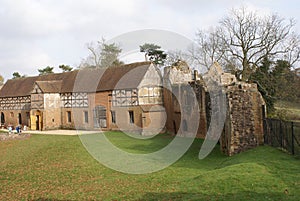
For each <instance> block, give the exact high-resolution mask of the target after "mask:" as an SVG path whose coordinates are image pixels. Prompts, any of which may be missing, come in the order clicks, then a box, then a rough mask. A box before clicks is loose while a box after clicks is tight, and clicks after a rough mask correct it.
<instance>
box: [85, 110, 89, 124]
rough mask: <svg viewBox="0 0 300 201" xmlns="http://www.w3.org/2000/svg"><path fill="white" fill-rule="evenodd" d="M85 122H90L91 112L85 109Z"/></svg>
mask: <svg viewBox="0 0 300 201" xmlns="http://www.w3.org/2000/svg"><path fill="white" fill-rule="evenodd" d="M84 123H89V112H88V111H84Z"/></svg>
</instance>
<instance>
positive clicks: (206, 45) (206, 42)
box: [189, 29, 225, 70]
mask: <svg viewBox="0 0 300 201" xmlns="http://www.w3.org/2000/svg"><path fill="white" fill-rule="evenodd" d="M219 32H220V30H219V29H215V30H212V31H211V32H204V31H201V30H199V31H198V32H197V33H196V40H195V45H193V46H192V47H191V48H190V50H189V52H190V55H191V57H192V58H193V59H194V60H195V62H197V63H198V64H199V65H200V66H202V67H205V68H206V69H207V70H208V69H209V67H210V66H211V65H212V64H213V63H214V62H220V60H221V59H222V57H223V56H224V54H225V48H224V44H223V41H222V40H221V38H220V37H219V36H218V35H219V34H218V33H219Z"/></svg>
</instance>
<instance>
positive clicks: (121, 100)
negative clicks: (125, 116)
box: [112, 89, 139, 107]
mask: <svg viewBox="0 0 300 201" xmlns="http://www.w3.org/2000/svg"><path fill="white" fill-rule="evenodd" d="M138 104H139V102H138V93H137V89H122V90H119V89H118V90H114V91H113V92H112V106H117V107H122V106H135V105H138Z"/></svg>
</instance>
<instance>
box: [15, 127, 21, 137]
mask: <svg viewBox="0 0 300 201" xmlns="http://www.w3.org/2000/svg"><path fill="white" fill-rule="evenodd" d="M16 131H17V133H18V134H19V135H20V134H21V126H20V125H18V126H17V127H16Z"/></svg>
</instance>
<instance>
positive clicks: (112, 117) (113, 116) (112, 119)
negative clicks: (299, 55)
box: [111, 111, 116, 124]
mask: <svg viewBox="0 0 300 201" xmlns="http://www.w3.org/2000/svg"><path fill="white" fill-rule="evenodd" d="M111 123H113V124H115V123H116V112H115V111H111Z"/></svg>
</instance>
